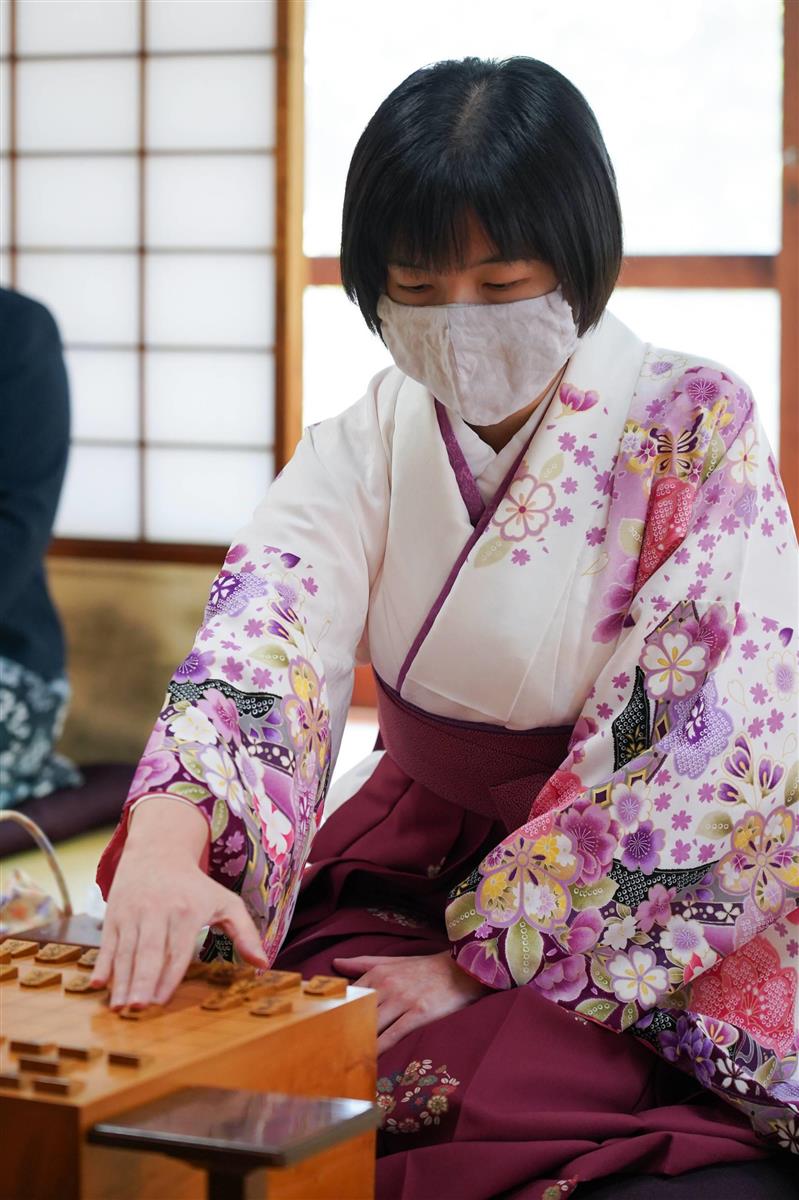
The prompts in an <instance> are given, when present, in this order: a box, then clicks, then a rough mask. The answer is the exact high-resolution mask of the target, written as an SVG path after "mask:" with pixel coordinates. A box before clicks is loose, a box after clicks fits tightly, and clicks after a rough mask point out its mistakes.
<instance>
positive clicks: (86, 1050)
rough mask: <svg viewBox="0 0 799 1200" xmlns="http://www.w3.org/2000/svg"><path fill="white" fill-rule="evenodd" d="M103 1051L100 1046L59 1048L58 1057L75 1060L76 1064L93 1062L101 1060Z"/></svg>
mask: <svg viewBox="0 0 799 1200" xmlns="http://www.w3.org/2000/svg"><path fill="white" fill-rule="evenodd" d="M101 1054H102V1050H101V1049H100V1047H99V1046H59V1047H58V1057H59V1058H68V1059H73V1060H74V1061H75V1062H91V1061H92V1060H93V1059H95V1058H99V1057H100V1055H101Z"/></svg>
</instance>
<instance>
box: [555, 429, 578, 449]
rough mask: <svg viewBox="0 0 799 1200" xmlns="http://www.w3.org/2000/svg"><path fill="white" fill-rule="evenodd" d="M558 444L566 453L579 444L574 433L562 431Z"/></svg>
mask: <svg viewBox="0 0 799 1200" xmlns="http://www.w3.org/2000/svg"><path fill="white" fill-rule="evenodd" d="M558 445H559V446H560V448H561V450H563V451H564V452H565V453H568V452H569V451H570V450H573V449H574V447H575V446H576V445H577V438H576V437H575V436H574V434H573V433H562V434H561V435H560V437H559V438H558Z"/></svg>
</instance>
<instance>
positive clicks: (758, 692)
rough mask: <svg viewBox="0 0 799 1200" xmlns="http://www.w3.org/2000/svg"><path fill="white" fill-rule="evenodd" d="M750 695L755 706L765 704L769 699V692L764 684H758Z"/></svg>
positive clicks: (751, 690) (751, 688) (751, 689)
mask: <svg viewBox="0 0 799 1200" xmlns="http://www.w3.org/2000/svg"><path fill="white" fill-rule="evenodd" d="M749 694H750V696H751V697H752V699H753V700H754V702H755V704H765V703H766V700H767V699H768V692H767V691H766V689H765V688H764V687H763V684H762V683H756V684H754V685H753V686H752V687H750V689H749Z"/></svg>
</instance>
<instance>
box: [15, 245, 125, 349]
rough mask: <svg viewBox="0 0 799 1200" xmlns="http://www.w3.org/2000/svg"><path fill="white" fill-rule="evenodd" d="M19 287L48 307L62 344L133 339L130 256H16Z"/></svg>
mask: <svg viewBox="0 0 799 1200" xmlns="http://www.w3.org/2000/svg"><path fill="white" fill-rule="evenodd" d="M17 263H18V275H19V289H20V291H22V292H28V293H29V294H30V295H31V296H34V297H35V298H36V299H37V300H41V301H42V302H43V303H44V304H46V305H47V306H48V308H50V309H52V311H53V314H54V316H55V318H56V320H57V321H58V324H59V327H60V329H61V337H62V338H63V339H64V341H65V342H91V343H99V344H101V345H106V344H108V343H109V342H113V343H117V342H124V343H127V344H131V343H134V342H135V341H136V294H137V290H138V288H137V278H136V258H135V256H134V255H132V254H130V255H128V254H20V255H19V258H18V260H17Z"/></svg>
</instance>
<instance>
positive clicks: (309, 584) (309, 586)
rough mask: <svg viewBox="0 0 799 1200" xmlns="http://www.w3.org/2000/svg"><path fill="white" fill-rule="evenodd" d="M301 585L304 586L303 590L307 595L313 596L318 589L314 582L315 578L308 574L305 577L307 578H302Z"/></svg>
mask: <svg viewBox="0 0 799 1200" xmlns="http://www.w3.org/2000/svg"><path fill="white" fill-rule="evenodd" d="M302 586H303V587H304V588H305V590H306V592H307V593H308V595H309V596H315V595H316V593H317V592H318V591H319V587H318V585H317V583H316V580H315V579H314V578H313V576H312V575H309V576H308V577H307V579H303V581H302Z"/></svg>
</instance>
